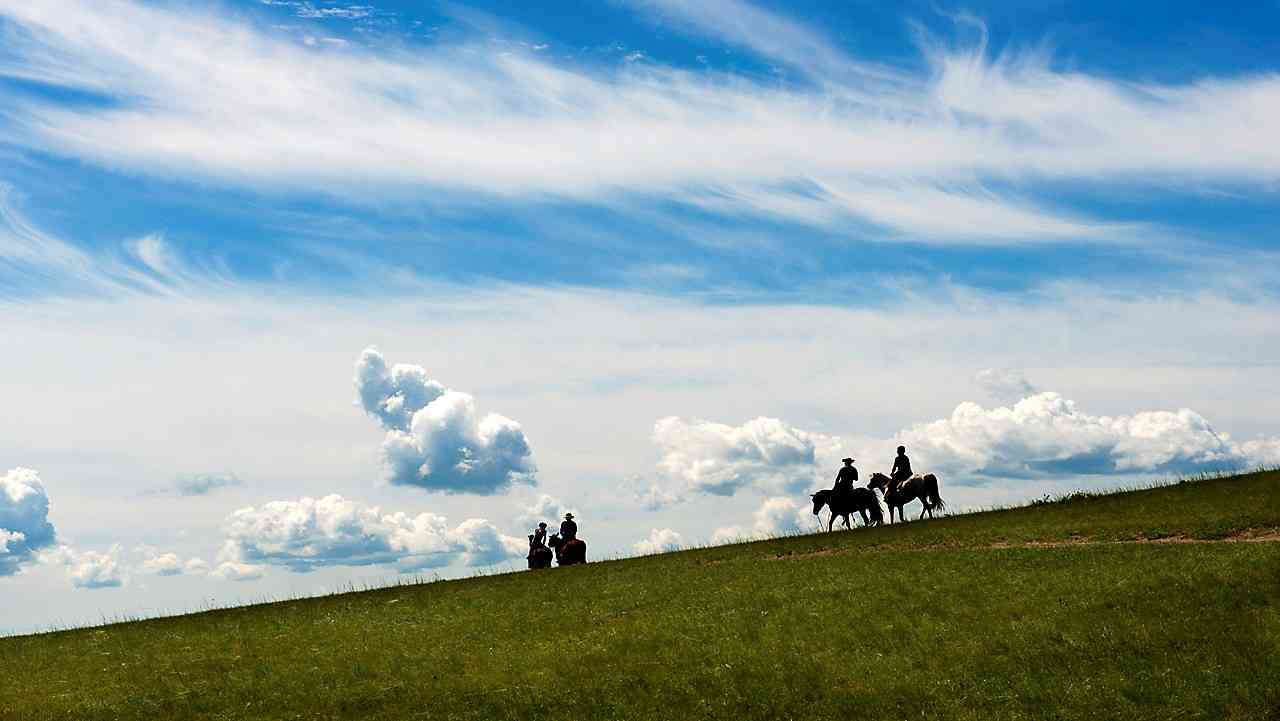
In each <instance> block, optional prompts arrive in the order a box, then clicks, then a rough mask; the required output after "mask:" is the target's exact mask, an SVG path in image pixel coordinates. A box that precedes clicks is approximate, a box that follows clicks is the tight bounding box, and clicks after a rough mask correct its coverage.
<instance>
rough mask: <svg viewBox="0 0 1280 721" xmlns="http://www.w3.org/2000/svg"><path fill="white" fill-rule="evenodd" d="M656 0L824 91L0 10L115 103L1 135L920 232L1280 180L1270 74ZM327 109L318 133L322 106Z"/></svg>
mask: <svg viewBox="0 0 1280 721" xmlns="http://www.w3.org/2000/svg"><path fill="white" fill-rule="evenodd" d="M645 4H649V5H657V6H660V7H661V9H663V10H664V11H665V12H667V13H670V14H674V15H676V16H678V17H680V18H682V19H683V20H684V21H687V22H688V23H690V24H691V25H692V26H693V27H695V28H698V29H701V30H704V31H710V32H715V33H717V34H720V35H722V36H724V37H727V38H728V39H730V40H731V41H733V42H736V43H740V44H743V45H746V46H748V47H751V48H753V49H754V50H755V51H757V52H760V53H762V54H764V55H766V56H769V57H773V58H778V59H780V60H782V61H783V62H786V63H788V64H791V65H793V66H795V67H799V68H802V69H804V70H806V71H807V72H809V73H810V75H811V77H812V78H813V79H814V80H815V81H816V82H814V83H813V84H812V86H801V87H795V86H793V85H788V86H779V85H778V84H776V83H772V82H768V81H764V80H754V79H749V78H743V77H733V76H726V75H722V74H715V73H691V72H686V71H682V70H679V69H675V68H672V67H667V66H664V65H662V64H660V63H654V62H646V63H631V64H625V65H626V67H625V68H623V69H616V70H610V71H607V72H606V71H602V70H599V69H594V68H588V67H569V66H564V65H559V64H556V63H555V62H553V61H552V60H550V59H547V58H546V56H545V55H539V54H532V53H526V54H511V53H506V52H499V51H494V50H490V49H488V48H484V47H481V46H479V45H469V44H462V45H448V44H442V45H436V46H433V47H431V48H425V49H417V50H405V49H403V48H397V49H396V50H394V51H385V52H377V51H374V50H369V49H362V48H357V47H346V48H339V47H325V46H324V45H325V44H320V43H317V44H315V46H312V47H308V46H304V45H299V44H297V43H296V42H294V41H293V40H292V39H290V38H287V37H283V36H280V35H276V34H272V33H270V32H267V31H266V30H260V29H255V28H253V27H250V26H248V25H246V24H244V23H243V22H242V21H240V20H236V19H232V18H228V17H226V16H220V15H218V14H216V13H215V12H214V11H212V10H197V9H192V8H183V9H181V10H178V9H176V8H168V7H165V6H155V5H151V4H144V3H140V2H125V3H118V4H112V5H110V6H109V7H108V6H104V5H103V4H102V3H97V2H90V1H89V0H50V1H49V2H41V3H29V2H23V1H22V0H0V16H4V17H6V18H8V19H9V20H10V21H11V22H12V23H13V24H14V25H15V27H17V28H20V29H21V30H22V31H23V32H20V33H19V32H15V33H11V34H10V35H9V36H8V37H7V38H6V40H8V41H9V47H8V48H7V49H8V55H7V56H6V60H5V61H4V62H3V64H0V73H3V74H6V75H9V76H11V77H20V78H25V79H32V80H38V81H40V82H45V83H51V84H53V85H55V86H63V87H68V88H73V89H77V90H84V91H89V92H93V93H101V94H103V95H106V96H109V97H111V98H112V99H114V100H115V102H111V103H100V104H86V105H83V106H78V107H68V106H65V105H61V104H58V103H57V102H55V101H52V100H46V99H42V98H36V97H33V96H23V97H22V98H20V99H19V98H15V99H13V101H12V102H11V104H10V106H11V109H10V112H9V114H8V116H9V118H11V121H10V128H9V129H10V132H9V133H8V135H9V137H10V138H11V139H12V140H13V142H16V143H19V144H22V145H25V146H28V147H34V148H38V149H40V150H44V151H47V152H53V153H57V154H60V155H65V156H72V157H76V158H79V159H83V160H86V161H89V162H94V163H99V164H103V165H107V166H110V167H113V168H114V167H121V168H127V169H131V170H136V171H140V172H146V173H152V174H158V175H180V176H184V177H185V176H188V175H190V174H195V175H197V176H200V177H202V178H208V179H213V180H216V181H219V182H223V183H227V184H232V185H252V186H259V187H273V188H280V187H283V188H301V189H306V190H319V191H322V192H336V193H340V194H342V195H343V196H344V197H347V198H353V197H360V196H367V197H371V198H377V197H381V195H382V191H384V190H386V189H392V190H395V189H416V188H421V187H428V188H448V189H450V190H451V191H454V192H466V191H471V192H479V193H484V194H497V195H519V196H523V197H534V198H546V197H557V196H559V197H571V198H576V199H581V200H586V201H590V202H600V203H610V202H614V201H615V200H616V199H617V198H618V197H619V195H620V193H623V192H637V193H642V194H649V195H651V194H659V195H665V196H668V197H675V198H679V199H681V200H683V199H686V198H689V197H693V198H695V199H697V198H699V197H702V198H707V199H710V198H712V197H719V198H727V199H732V201H733V204H734V205H735V206H736V207H737V208H739V209H741V210H744V211H750V212H764V213H768V214H773V215H783V216H787V217H795V218H798V219H800V220H804V221H806V222H819V223H823V224H830V225H836V226H845V225H847V224H848V223H849V221H850V220H851V219H861V220H863V221H865V222H866V223H869V224H871V225H873V226H878V227H880V228H884V229H887V230H888V231H890V232H891V233H892V234H895V235H906V236H908V237H910V238H912V239H913V240H925V241H930V242H956V241H958V242H983V243H986V242H1021V241H1023V240H1041V239H1047V240H1072V239H1099V238H1101V239H1105V238H1114V237H1123V236H1124V235H1125V233H1126V230H1125V228H1122V227H1121V228H1117V227H1111V226H1108V225H1106V224H1103V223H1099V222H1097V221H1094V220H1091V219H1089V218H1080V217H1076V216H1075V215H1074V214H1073V213H1070V212H1064V211H1061V210H1059V209H1056V208H1054V207H1052V206H1051V205H1048V204H1045V203H1040V202H1036V201H1033V200H1029V199H1025V198H1019V197H1017V196H1014V195H1006V194H1003V193H1001V192H996V191H994V190H991V189H990V188H991V187H992V186H997V185H998V184H1001V183H1003V182H1004V181H1008V180H1014V181H1018V182H1019V183H1022V184H1024V185H1025V184H1030V183H1034V182H1036V181H1043V180H1050V181H1056V180H1062V179H1070V180H1082V181H1086V182H1089V183H1094V184H1097V183H1107V182H1125V183H1134V182H1153V181H1154V182H1163V181H1165V180H1167V179H1169V178H1177V179H1181V180H1187V179H1194V180H1195V181H1197V182H1209V183H1212V182H1215V181H1228V182H1240V181H1243V182H1252V181H1257V180H1269V179H1275V178H1276V177H1277V176H1280V149H1277V145H1280V144H1277V143H1275V142H1274V138H1273V137H1272V134H1271V133H1270V130H1269V123H1268V120H1269V119H1270V118H1273V117H1275V116H1276V115H1277V114H1280V112H1278V111H1280V78H1276V77H1274V76H1272V75H1261V74H1258V75H1238V76H1235V77H1231V78H1212V77H1209V78H1205V79H1202V80H1199V81H1197V82H1195V83H1190V84H1181V85H1158V84H1153V83H1145V84H1141V83H1125V82H1122V81H1118V80H1113V79H1110V78H1106V77H1102V76H1093V75H1088V74H1085V73H1081V72H1060V71H1056V70H1052V69H1051V68H1050V65H1049V63H1048V61H1047V59H1046V58H1044V57H1042V56H1039V55H1034V54H1031V55H1023V56H1004V57H997V58H990V57H988V56H987V55H986V48H985V47H979V48H977V49H976V50H955V49H950V48H944V47H939V46H934V47H931V48H930V49H929V50H928V51H927V55H928V59H929V62H930V64H931V66H932V67H931V68H930V69H929V71H927V72H906V71H900V70H896V69H892V68H885V67H882V66H877V65H875V64H872V63H866V62H863V61H860V60H857V59H856V58H852V57H850V56H849V55H848V54H847V53H844V52H842V51H841V50H839V49H838V48H836V47H835V46H834V45H833V44H832V43H831V42H830V41H829V40H828V39H826V38H824V37H823V36H822V34H821V33H820V32H817V31H815V30H813V29H811V28H808V27H806V26H805V25H803V24H801V23H798V22H795V21H793V20H790V19H787V18H784V17H781V16H779V15H777V14H775V13H770V12H767V11H764V10H761V9H759V8H757V7H755V6H754V5H751V4H749V3H745V2H740V1H739V0H710V1H707V2H697V3H694V2H685V1H684V0H650V1H649V2H648V3H645ZM322 10H325V11H340V12H353V10H352V9H351V8H337V7H335V8H322ZM1086 107H1087V108H1089V112H1088V113H1081V112H1080V108H1086ZM316 108H323V109H324V112H325V118H326V122H325V123H323V124H317V123H314V122H313V119H314V116H315V112H316ZM619 139H623V140H624V141H625V142H618V140H619ZM286 140H287V142H286ZM655 148H658V149H661V152H654V149H655ZM988 180H990V181H994V182H992V183H987V182H986V181H988ZM801 182H803V183H813V184H816V185H817V187H819V188H820V189H821V191H822V192H821V193H820V194H819V195H818V202H816V203H815V202H814V199H813V194H812V193H797V192H795V191H794V190H789V189H787V188H788V185H789V184H794V183H801Z"/></svg>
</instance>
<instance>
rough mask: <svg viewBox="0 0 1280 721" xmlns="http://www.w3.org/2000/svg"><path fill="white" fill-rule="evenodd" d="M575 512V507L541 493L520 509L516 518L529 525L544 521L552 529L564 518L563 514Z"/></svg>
mask: <svg viewBox="0 0 1280 721" xmlns="http://www.w3.org/2000/svg"><path fill="white" fill-rule="evenodd" d="M577 512H578V511H577V509H576V508H572V507H570V506H566V505H565V504H564V503H563V502H561V501H560V499H558V498H556V497H555V496H551V495H548V494H546V493H541V494H539V495H538V498H537V500H535V501H534V502H533V503H532V504H530V505H528V506H524V507H523V508H522V509H521V511H520V515H519V517H518V518H517V519H516V520H517V521H519V522H520V523H523V524H526V525H529V526H534V525H537V524H538V523H539V522H542V521H545V522H546V523H547V526H548V527H549V528H551V529H553V530H554V529H555V528H557V527H558V523H559V521H560V520H561V519H563V518H564V514H566V513H575V514H576V513H577Z"/></svg>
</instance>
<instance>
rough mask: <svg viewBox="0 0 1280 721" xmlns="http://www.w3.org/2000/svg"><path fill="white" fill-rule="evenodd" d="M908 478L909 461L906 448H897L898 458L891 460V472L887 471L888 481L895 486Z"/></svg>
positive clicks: (909, 472) (909, 473)
mask: <svg viewBox="0 0 1280 721" xmlns="http://www.w3.org/2000/svg"><path fill="white" fill-rule="evenodd" d="M910 477H911V459H910V458H907V447H906V446H898V457H897V458H894V459H893V470H892V471H889V480H891V481H893V485H895V486H896V485H898V484H899V483H901V482H903V481H905V480H907V479H908V478H910Z"/></svg>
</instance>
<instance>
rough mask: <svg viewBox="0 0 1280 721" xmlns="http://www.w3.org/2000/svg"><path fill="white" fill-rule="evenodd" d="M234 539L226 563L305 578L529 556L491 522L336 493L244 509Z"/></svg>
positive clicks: (231, 527) (232, 528) (235, 521)
mask: <svg viewBox="0 0 1280 721" xmlns="http://www.w3.org/2000/svg"><path fill="white" fill-rule="evenodd" d="M226 535H227V541H226V543H225V544H224V547H223V550H222V552H221V556H220V559H221V560H223V561H233V562H237V563H242V564H252V565H277V566H284V567H286V568H289V569H290V570H292V571H295V572H300V573H302V572H308V571H312V570H315V569H317V568H323V567H326V566H367V565H377V564H386V565H394V566H396V567H397V568H399V569H400V570H403V571H410V570H417V569H423V568H437V567H441V566H447V565H449V564H451V563H453V562H455V561H461V562H463V563H465V564H467V565H472V566H485V565H490V564H493V563H497V562H499V561H502V560H505V559H508V558H515V557H518V556H522V555H523V554H524V553H525V552H526V551H527V544H526V543H525V542H523V541H521V540H520V539H518V538H514V537H512V536H507V535H505V534H502V533H501V532H499V531H498V530H497V529H496V528H494V527H493V525H492V524H490V523H489V522H488V521H485V520H483V519H478V518H471V519H467V520H465V521H463V522H462V523H460V524H459V525H457V526H456V527H452V528H451V527H449V525H448V523H447V521H446V519H445V518H444V517H443V516H438V515H435V514H432V513H421V514H418V515H417V516H409V515H408V514H405V513H402V512H400V513H383V512H382V511H381V510H380V509H379V508H378V507H376V506H366V505H364V504H361V503H359V502H357V501H351V500H347V499H345V498H343V497H342V496H339V495H336V494H335V495H329V496H325V497H324V498H319V499H316V498H301V499H299V500H297V501H272V502H270V503H266V504H264V505H262V506H261V507H253V506H250V507H248V508H242V509H240V510H238V511H235V512H234V513H232V514H231V515H230V516H229V517H228V518H227V521H226ZM220 569H221V566H220V567H219V570H220ZM215 575H218V572H217V571H215Z"/></svg>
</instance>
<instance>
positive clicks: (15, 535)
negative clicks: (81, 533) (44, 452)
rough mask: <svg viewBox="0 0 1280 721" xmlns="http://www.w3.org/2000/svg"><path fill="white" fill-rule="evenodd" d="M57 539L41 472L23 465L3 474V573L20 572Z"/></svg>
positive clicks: (0, 505) (0, 515)
mask: <svg viewBox="0 0 1280 721" xmlns="http://www.w3.org/2000/svg"><path fill="white" fill-rule="evenodd" d="M54 540H55V532H54V528H53V524H52V523H50V522H49V496H48V494H47V493H46V492H45V489H44V484H43V483H41V482H40V474H39V473H37V472H36V471H34V470H32V469H30V468H21V467H19V468H14V469H11V470H10V471H8V472H7V473H5V474H4V475H3V476H0V577H3V576H12V575H13V574H15V573H17V572H18V571H19V570H20V569H21V568H22V566H24V565H25V564H28V563H30V562H32V561H34V560H35V556H36V553H37V552H39V551H40V550H41V549H46V548H49V547H50V546H52V545H53V543H54Z"/></svg>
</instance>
